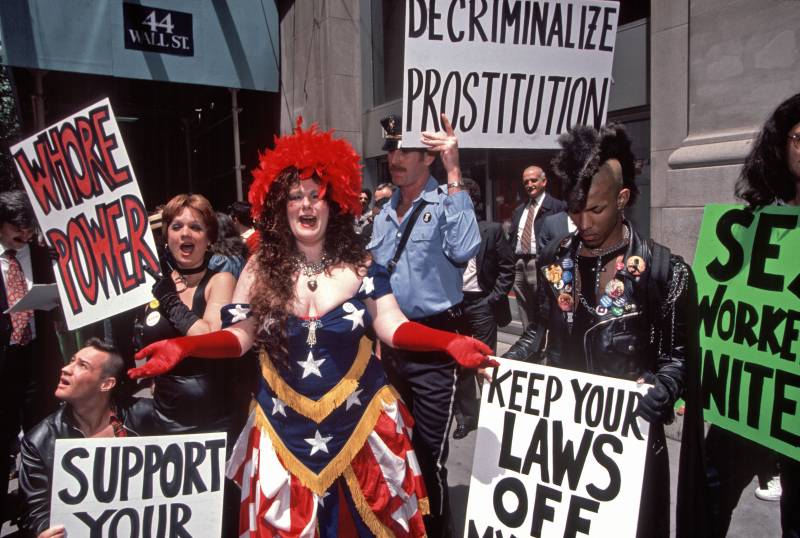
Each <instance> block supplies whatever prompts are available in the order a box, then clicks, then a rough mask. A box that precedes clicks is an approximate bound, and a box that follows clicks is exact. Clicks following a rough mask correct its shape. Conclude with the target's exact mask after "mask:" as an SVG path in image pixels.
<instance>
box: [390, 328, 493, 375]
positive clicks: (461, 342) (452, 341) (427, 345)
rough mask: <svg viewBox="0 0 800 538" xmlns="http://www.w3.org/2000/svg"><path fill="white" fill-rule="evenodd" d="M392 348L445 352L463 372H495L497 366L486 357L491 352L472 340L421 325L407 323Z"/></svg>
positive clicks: (395, 334) (479, 342)
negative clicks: (464, 369)
mask: <svg viewBox="0 0 800 538" xmlns="http://www.w3.org/2000/svg"><path fill="white" fill-rule="evenodd" d="M392 346H394V347H396V348H400V349H407V350H409V351H445V352H447V353H448V354H449V355H450V356H451V357H453V358H454V359H455V360H456V362H457V363H458V364H460V365H461V366H463V367H464V368H492V367H495V366H498V365H499V364H498V362H497V361H496V360H494V359H490V358H488V357H487V355H491V354H492V350H491V349H490V348H489V346H487V345H486V344H484V343H483V342H481V341H479V340H475V339H474V338H471V337H469V336H462V335H460V334H456V333H449V332H446V331H440V330H437V329H431V328H430V327H426V326H425V325H422V324H420V323H415V322H413V321H407V322H405V323H403V324H401V325H400V326H399V327H397V330H395V331H394V336H393V337H392Z"/></svg>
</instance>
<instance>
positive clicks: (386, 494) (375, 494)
mask: <svg viewBox="0 0 800 538" xmlns="http://www.w3.org/2000/svg"><path fill="white" fill-rule="evenodd" d="M255 413H256V411H254V412H253V413H251V415H250V419H249V421H248V424H247V425H246V427H245V429H244V431H243V432H242V435H241V436H240V437H239V440H238V441H237V442H236V446H235V447H234V449H233V452H232V454H231V459H230V461H229V462H228V469H227V474H228V477H229V478H231V479H233V480H234V481H236V482H237V483H238V484H239V485H240V487H241V490H242V498H241V505H240V513H239V534H240V536H241V537H248V538H254V537H268V538H274V537H280V538H290V537H291V538H294V537H297V538H322V537H325V536H340V537H351V536H352V537H356V536H364V535H370V534H371V535H374V536H381V537H383V536H387V537H393V536H396V537H401V538H405V537H419V536H425V526H424V524H423V521H422V515H423V513H427V512H428V499H427V495H426V493H425V486H424V483H423V480H422V476H421V474H420V469H419V465H418V464H417V459H416V455H415V454H414V450H413V448H412V447H411V442H410V438H411V430H412V427H413V419H412V418H411V414H410V413H409V412H408V410H407V409H406V407H405V406H404V405H403V404H402V402H401V401H399V400H398V401H396V402H391V403H388V402H383V410H382V412H381V413H380V415H379V417H378V419H377V421H376V423H375V426H374V428H373V431H372V432H371V433H370V435H369V436H368V437H367V441H366V442H365V443H364V444H363V446H362V447H361V448H360V450H358V452H357V453H356V455H355V456H354V457H353V459H352V460H351V461H350V464H349V466H347V467H346V468H345V470H344V472H343V473H342V475H341V476H339V477H338V478H336V480H335V481H334V482H333V484H332V486H331V487H330V488H329V489H328V490H327V491H326V492H324V493H323V494H322V495H319V494H317V493H315V492H314V491H312V490H311V489H309V488H308V487H306V486H305V485H304V484H303V483H302V482H301V481H300V479H299V478H298V477H297V476H295V475H293V474H292V473H291V472H290V470H288V469H287V468H286V466H285V465H284V464H283V462H282V461H281V459H280V457H279V456H278V454H277V453H276V451H275V448H274V446H273V441H272V439H271V438H270V436H269V434H268V433H267V432H265V431H262V430H261V429H260V428H259V427H258V425H257V424H256V423H255V422H256V421H255ZM331 494H334V495H337V496H338V498H337V499H335V500H336V501H338V503H332V502H329V503H328V510H332V508H330V507H331V506H338V513H337V515H336V516H335V518H334V520H335V521H336V523H335V528H332V527H331V525H330V524H325V523H324V522H322V521H321V520H324V521H326V522H330V521H331V517H330V515H329V514H323V511H324V510H325V509H326V508H325V502H326V501H327V500H328V499H329V498H330V497H329V496H330V495H331Z"/></svg>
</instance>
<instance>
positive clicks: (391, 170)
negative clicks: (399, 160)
mask: <svg viewBox="0 0 800 538" xmlns="http://www.w3.org/2000/svg"><path fill="white" fill-rule="evenodd" d="M405 171H406V169H405V168H403V167H402V166H392V167H390V168H389V172H405Z"/></svg>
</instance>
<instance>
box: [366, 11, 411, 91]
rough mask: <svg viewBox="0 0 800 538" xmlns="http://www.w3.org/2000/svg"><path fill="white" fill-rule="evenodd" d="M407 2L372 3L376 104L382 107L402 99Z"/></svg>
mask: <svg viewBox="0 0 800 538" xmlns="http://www.w3.org/2000/svg"><path fill="white" fill-rule="evenodd" d="M405 20H406V5H405V2H398V1H397V0H381V1H379V2H373V11H372V80H373V95H372V99H373V103H374V104H375V105H380V104H383V103H386V102H387V101H393V100H395V99H400V98H401V97H402V96H403V50H404V48H405V44H404V41H403V40H404V39H405V34H404V32H403V29H404V28H405Z"/></svg>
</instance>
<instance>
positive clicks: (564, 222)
mask: <svg viewBox="0 0 800 538" xmlns="http://www.w3.org/2000/svg"><path fill="white" fill-rule="evenodd" d="M576 230H577V228H576V227H575V223H574V222H572V220H571V219H570V218H569V215H568V214H567V212H566V211H561V212H560V213H555V214H553V215H547V216H546V217H545V218H543V219H541V221H540V222H539V223H537V224H536V252H538V253H539V254H542V253H543V252H544V249H545V248H546V247H547V245H549V244H550V242H551V241H560V240H561V239H564V238H565V237H566V236H568V235H569V234H571V233H572V232H574V231H576Z"/></svg>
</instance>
